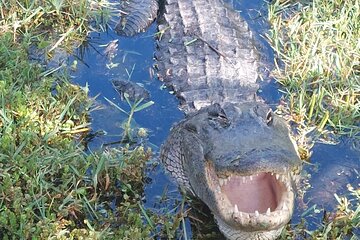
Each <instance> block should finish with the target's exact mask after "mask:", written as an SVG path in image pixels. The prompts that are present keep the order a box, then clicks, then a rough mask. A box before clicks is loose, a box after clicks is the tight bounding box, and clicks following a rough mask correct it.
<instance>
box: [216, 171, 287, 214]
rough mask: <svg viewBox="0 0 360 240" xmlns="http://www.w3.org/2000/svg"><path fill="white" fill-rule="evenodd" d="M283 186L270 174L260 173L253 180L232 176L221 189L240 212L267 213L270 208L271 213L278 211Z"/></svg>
mask: <svg viewBox="0 0 360 240" xmlns="http://www.w3.org/2000/svg"><path fill="white" fill-rule="evenodd" d="M281 185H282V184H281V183H280V182H279V181H277V180H276V178H275V177H274V176H273V175H271V174H270V173H259V174H258V175H251V178H250V176H232V177H231V178H230V180H229V181H228V182H227V184H225V185H223V186H222V187H221V189H222V192H223V193H224V194H225V195H226V196H227V198H228V199H229V201H230V202H231V204H232V205H233V206H235V204H236V205H237V207H238V209H239V211H241V212H247V213H253V212H255V211H258V212H259V213H265V212H266V210H267V209H268V208H270V210H271V211H273V210H275V209H276V207H277V205H278V203H279V201H280V198H281V195H282V192H283V187H282V186H281Z"/></svg>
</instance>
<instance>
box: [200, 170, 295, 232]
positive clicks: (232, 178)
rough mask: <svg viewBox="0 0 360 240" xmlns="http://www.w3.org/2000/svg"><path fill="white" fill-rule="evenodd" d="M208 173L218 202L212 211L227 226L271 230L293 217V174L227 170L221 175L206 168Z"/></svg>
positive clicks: (247, 229)
mask: <svg viewBox="0 0 360 240" xmlns="http://www.w3.org/2000/svg"><path fill="white" fill-rule="evenodd" d="M206 176H207V182H208V184H209V187H210V189H211V190H212V192H213V195H214V197H215V201H216V209H212V211H213V212H214V214H215V215H216V218H221V219H222V221H224V222H225V223H226V224H227V225H229V226H232V227H233V228H235V229H239V230H242V231H262V230H264V231H268V230H271V229H278V228H281V227H282V226H284V225H285V224H286V223H287V222H288V221H289V220H290V218H291V215H292V212H293V205H294V192H293V188H292V180H291V175H290V173H286V171H284V172H283V173H281V174H280V173H275V172H258V173H255V174H253V175H238V174H235V173H227V174H226V177H219V176H218V174H217V173H216V172H215V170H214V169H213V168H212V167H207V174H206ZM221 176H224V174H223V173H222V174H221ZM208 205H209V204H208ZM210 208H211V207H210Z"/></svg>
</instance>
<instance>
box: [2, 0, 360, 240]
mask: <svg viewBox="0 0 360 240" xmlns="http://www.w3.org/2000/svg"><path fill="white" fill-rule="evenodd" d="M340 2H341V1H340ZM356 3H357V5H356V4H352V5H351V6H350V5H349V6H348V5H346V4H343V5H342V6H344V7H348V8H349V9H348V10H346V8H345V10H338V11H339V13H341V15H343V14H344V18H345V13H346V14H347V15H346V16H348V17H351V18H348V21H349V24H350V23H351V24H352V25H351V26H352V28H353V29H352V30H353V31H351V32H350V31H345V32H344V33H343V34H340V37H342V38H346V39H348V38H351V37H352V36H353V35H356V34H359V31H358V30H359V29H358V25H357V24H358V21H357V22H356V21H355V20H356V14H358V15H357V17H359V12H358V11H359V8H358V9H357V10H356V9H355V7H356V6H358V5H359V4H358V2H357V1H356ZM317 4H319V3H317ZM324 4H325V3H324ZM271 6H272V9H273V19H272V22H273V23H277V24H278V25H276V26H278V27H281V28H282V29H287V27H289V26H290V25H291V26H301V25H300V23H299V24H297V25H293V24H290V22H289V21H292V22H294V21H295V20H291V18H290V17H296V16H301V14H305V13H306V14H310V13H311V12H312V13H316V11H314V10H312V11H310V10H311V9H312V7H313V6H311V5H309V6H303V8H300V10H299V9H295V8H294V7H293V6H295V5H289V4H288V5H287V3H283V4H280V3H274V5H271ZM291 6H292V7H291ZM315 6H316V5H315ZM334 6H335V5H334ZM354 9H355V10H356V11H357V12H356V11H355V10H354ZM290 10H291V12H288V11H290ZM295 10H296V11H295ZM116 11H117V10H116V4H115V5H114V4H113V3H109V2H106V1H104V0H99V1H91V0H80V1H75V2H74V1H70V0H49V1H42V0H34V1H28V0H20V1H19V0H10V1H4V0H0V105H1V107H0V239H154V238H166V239H179V238H182V239H187V237H188V236H187V233H188V232H187V230H186V226H187V223H186V221H185V217H189V219H192V221H193V223H192V224H193V225H194V226H195V225H199V224H200V227H199V228H204V229H207V228H206V227H204V225H206V224H202V223H201V220H200V219H199V218H198V216H193V215H191V213H190V211H189V210H188V209H187V206H186V202H190V201H191V200H189V199H182V200H174V199H171V200H170V199H169V197H168V196H167V195H168V193H167V189H164V194H163V196H161V197H160V198H159V206H160V207H159V209H156V210H153V209H148V208H145V206H144V202H145V201H144V186H145V183H146V181H147V178H146V171H147V170H148V169H149V168H150V167H153V165H154V164H155V163H154V161H152V152H151V149H149V148H148V147H147V146H146V145H145V144H143V143H141V144H137V145H136V144H135V145H131V146H130V145H126V144H123V145H121V146H120V147H119V148H117V149H115V148H108V149H103V150H102V152H91V153H86V154H85V153H84V148H83V145H82V144H81V142H82V140H83V138H84V137H85V136H86V134H87V133H88V132H89V131H90V119H89V112H90V111H92V110H93V106H94V100H93V99H91V98H89V96H88V91H89V90H88V88H87V86H84V87H80V86H78V85H75V84H73V83H71V81H70V80H69V79H70V76H69V75H68V74H67V73H66V71H64V72H62V73H61V72H60V71H56V70H54V69H47V68H46V67H45V66H42V65H41V64H40V62H35V61H30V60H29V58H30V57H29V53H31V51H32V50H30V49H31V48H33V47H35V48H36V49H40V50H43V54H44V58H48V57H51V55H53V54H54V50H56V49H58V48H60V47H62V48H65V49H66V50H71V49H73V48H74V47H75V46H78V44H80V43H81V42H82V41H84V39H85V38H86V35H87V33H88V31H90V29H91V28H92V27H93V28H95V27H99V28H102V29H105V28H106V23H107V21H108V20H109V19H110V17H111V15H112V14H113V13H116ZM322 11H324V13H321V14H325V10H322ZM329 11H330V10H329ZM333 11H334V10H333ZM341 11H343V12H341ZM354 11H355V12H354ZM285 12H286V13H287V14H285V16H288V17H289V18H283V17H284V13H285ZM334 12H336V11H334ZM290 13H291V14H290ZM305 16H306V17H305ZM280 17H281V18H280ZM323 17H325V15H323ZM298 18H299V17H298ZM276 19H277V20H276ZM301 19H302V20H301V21H304V19H310V20H311V16H310V15H304V17H301ZM281 21H284V22H283V23H282V22H281ZM324 21H325V20H324ZM335 22H336V21H335ZM340 23H341V26H340V25H339V27H344V26H343V25H344V23H343V22H339V23H336V24H340ZM309 24H310V23H307V24H305V26H303V28H306V26H308V25H309ZM320 26H321V24H320ZM355 27H357V28H356V29H357V31H356V29H355ZM313 28H314V27H311V29H313ZM333 28H335V27H334V26H333ZM274 29H275V27H274ZM274 29H273V31H274V32H273V34H275V33H277V35H273V36H272V38H273V39H274V40H273V41H275V39H279V41H280V42H277V46H278V53H279V55H280V56H282V57H284V56H286V54H287V52H286V51H285V50H286V49H288V47H289V46H291V47H296V48H294V49H292V48H291V49H292V51H291V53H292V54H294V56H297V55H295V54H297V53H296V51H300V50H301V49H300V46H301V44H295V42H294V43H293V44H294V46H292V45H291V44H290V45H289V44H288V43H287V44H284V45H281V44H283V43H285V40H286V41H288V40H289V39H292V38H290V37H295V34H293V33H294V31H295V30H293V31H292V34H291V36H290V35H289V36H287V35H285V34H286V32H287V31H285V30H280V29H277V30H274ZM313 30H314V29H313ZM314 31H315V30H314ZM295 32H301V31H300V30H296V31H295ZM280 33H281V34H280ZM357 36H358V35H357ZM308 37H310V39H312V38H313V36H311V35H309V36H308ZM320 40H322V39H319V40H317V41H320ZM292 41H293V40H292ZM336 41H340V40H336ZM274 43H276V42H274ZM280 43H281V44H280ZM337 43H338V45H336V46H337V47H336V48H334V49H332V51H330V48H329V47H324V48H319V49H317V48H316V49H315V46H317V47H319V46H321V45H319V44H318V45H311V46H313V48H314V50H313V52H314V53H318V52H319V53H320V52H321V51H322V49H323V50H324V51H325V50H326V51H325V52H327V53H328V52H334V53H338V52H339V53H344V54H345V53H346V52H345V50H344V49H345V48H340V47H344V46H345V44H350V42H347V41H345V42H337ZM311 44H313V43H311ZM275 45H276V44H275ZM330 45H331V44H330ZM326 46H327V45H326ZM331 46H335V45H331ZM346 46H348V45H346ZM351 46H352V45H351ZM354 46H355V47H357V48H355V50H356V49H357V52H356V51H355V50H354V51H353V52H351V55H349V56H347V55H344V56H342V55H341V56H340V57H339V58H338V60H336V59H335V58H330V60H331V61H334V62H331V63H332V64H335V66H336V68H335V70H334V71H333V72H332V73H331V74H330V73H329V72H327V73H325V70H326V69H327V67H328V66H330V65H329V64H328V65H326V64H325V65H321V66H322V68H323V70H322V71H323V72H320V73H321V74H325V75H316V74H318V73H316V71H312V74H313V75H311V76H312V78H311V79H313V80H314V79H316V81H315V82H312V83H308V82H305V79H306V80H308V77H303V75H301V76H302V77H301V78H300V75H298V74H297V73H295V72H294V73H293V74H292V75H291V80H292V79H302V80H301V81H303V82H302V85H304V86H305V87H306V88H304V90H301V91H300V90H299V89H300V88H299V87H296V86H297V85H299V83H297V82H293V83H290V79H289V78H287V77H285V74H284V73H287V74H288V73H291V70H290V69H292V68H293V67H294V66H292V65H289V64H290V63H291V62H292V60H291V59H290V57H284V58H282V60H283V62H284V64H285V69H284V71H285V72H282V71H280V70H279V72H278V74H279V75H278V79H279V80H280V81H281V82H282V83H284V84H285V85H287V84H288V86H291V87H289V88H288V92H289V96H290V99H291V103H292V104H291V107H292V108H291V109H292V111H293V113H296V114H297V115H298V116H301V117H302V118H304V119H307V120H308V121H312V122H314V123H317V124H318V125H319V126H320V127H322V128H324V126H325V124H326V123H330V125H331V126H333V127H334V128H335V129H337V131H339V132H340V133H349V134H353V135H354V134H355V133H356V131H357V127H358V125H356V121H358V120H359V106H358V104H359V101H358V95H359V78H358V77H359V69H358V66H359V52H358V49H359V43H357V45H354ZM349 49H350V46H349ZM351 49H353V48H351ZM309 54H310V53H309ZM309 54H307V55H306V54H304V53H302V56H308V57H309V56H312V55H309ZM334 56H335V55H331V56H330V57H334ZM299 58H300V57H299ZM303 58H304V59H306V58H305V57H303ZM310 59H313V58H310ZM310 59H307V61H310ZM324 59H327V58H324ZM324 59H323V58H321V56H318V62H321V61H324ZM334 59H335V60H336V61H335V60H334ZM349 59H352V61H353V62H352V63H351V64H350V63H349V61H348V60H349ZM320 60H321V61H320ZM294 63H295V61H294ZM327 63H329V62H327ZM298 64H299V63H298ZM291 66H292V67H291ZM298 66H299V67H300V66H307V65H306V64H305V63H303V64H299V65H298ZM307 67H309V66H307ZM340 67H341V68H340ZM346 67H348V68H346ZM309 68H310V67H309ZM342 68H344V69H345V68H346V69H347V70H346V71H345V72H343V70H341V69H342ZM279 69H280V68H279ZM311 69H313V68H311ZM320 69H321V68H320ZM313 70H314V69H313ZM302 71H304V72H305V70H304V68H303V69H302ZM325 77H327V78H329V79H331V80H330V82H336V80H339V79H343V77H347V78H346V79H347V81H344V82H340V83H339V84H337V85H331V84H329V85H328V84H327V83H326V84H325V80H324V79H325ZM350 83H352V85H351V84H350ZM328 86H332V88H330V89H328V88H327V87H328ZM354 86H355V88H354ZM338 89H339V90H341V91H338ZM350 89H352V90H351V91H350ZM331 91H332V92H331ZM291 92H292V94H290V93H291ZM294 92H298V93H301V94H302V95H301V96H302V98H301V101H300V100H296V99H298V97H299V96H298V95H295V93H294ZM338 92H339V93H338ZM329 93H331V94H334V96H335V95H336V94H340V97H341V98H339V99H340V100H334V101H335V102H330V101H329V97H330V96H332V95H330V94H329ZM309 94H310V95H309ZM343 102H345V103H346V104H347V105H346V104H345V105H341V104H340V103H343ZM298 103H301V104H298ZM335 103H336V104H335ZM110 104H111V103H110ZM128 104H129V106H130V111H129V112H126V114H127V115H128V120H127V121H125V123H126V124H125V125H124V129H125V130H124V139H123V140H126V139H133V138H134V135H136V134H137V135H138V136H136V137H138V138H142V137H146V134H144V133H135V132H134V131H132V129H131V121H132V119H133V114H134V113H135V112H137V111H141V110H142V109H144V108H146V107H148V106H150V105H151V104H152V102H147V103H145V102H143V101H138V102H135V103H130V102H128ZM331 104H332V105H331ZM356 104H357V109H356V108H355V107H356ZM329 106H334V107H333V108H329ZM335 106H336V107H335ZM118 109H119V108H118ZM354 109H355V110H354ZM119 110H120V111H122V112H124V110H122V109H119ZM326 112H328V115H327V114H326ZM301 114H303V115H301ZM305 114H306V115H305ZM334 114H335V116H337V117H335V118H334V117H333V115H334ZM336 114H337V115H336ZM326 116H328V117H326ZM324 117H326V118H324ZM340 117H341V119H340ZM350 117H353V118H352V120H351V121H350V120H349V119H350ZM324 119H326V121H325V120H324ZM339 119H340V120H339ZM354 122H355V124H353V123H354ZM340 123H341V124H340ZM350 123H351V124H350ZM344 126H346V127H344ZM124 142H125V141H124ZM349 191H350V192H351V195H349V196H348V197H347V198H345V197H338V198H337V199H338V201H339V207H338V211H337V212H336V213H332V214H324V221H323V225H321V226H320V227H319V228H318V229H317V230H312V231H310V230H306V229H307V225H306V224H305V223H304V224H303V223H300V224H297V225H296V226H292V225H289V227H288V229H287V230H286V231H284V232H283V235H282V238H283V239H292V238H294V237H303V238H310V239H311V238H313V239H324V238H328V239H336V238H342V237H343V236H344V235H346V234H351V232H352V229H354V228H358V227H359V219H360V207H359V199H360V197H359V195H360V193H359V190H358V189H353V188H351V187H349ZM195 208H196V207H195ZM199 208H200V207H199ZM201 214H202V213H200V215H201ZM208 219H209V218H208V217H207V218H205V220H203V222H205V221H207V220H208ZM210 231H211V230H209V231H207V230H206V232H205V233H204V231H203V233H198V234H197V233H196V231H194V232H193V238H194V239H211V238H212V239H214V238H217V237H218V236H219V235H217V234H218V232H214V233H212V232H210ZM214 236H215V237H214ZM189 238H190V237H189Z"/></svg>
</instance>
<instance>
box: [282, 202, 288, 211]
mask: <svg viewBox="0 0 360 240" xmlns="http://www.w3.org/2000/svg"><path fill="white" fill-rule="evenodd" d="M282 210H289V209H288V207H287V206H286V203H285V202H284V204H283V207H282Z"/></svg>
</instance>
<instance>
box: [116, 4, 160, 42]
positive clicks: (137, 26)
mask: <svg viewBox="0 0 360 240" xmlns="http://www.w3.org/2000/svg"><path fill="white" fill-rule="evenodd" d="M120 5H121V6H120V10H121V18H120V21H119V23H118V24H117V25H116V27H115V31H116V32H117V33H118V34H120V35H125V36H133V35H135V34H137V33H139V32H142V31H144V30H145V29H146V28H147V27H148V26H149V25H150V24H151V23H152V22H153V21H154V19H155V17H156V14H157V11H158V9H159V5H158V2H157V0H121V3H120Z"/></svg>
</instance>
